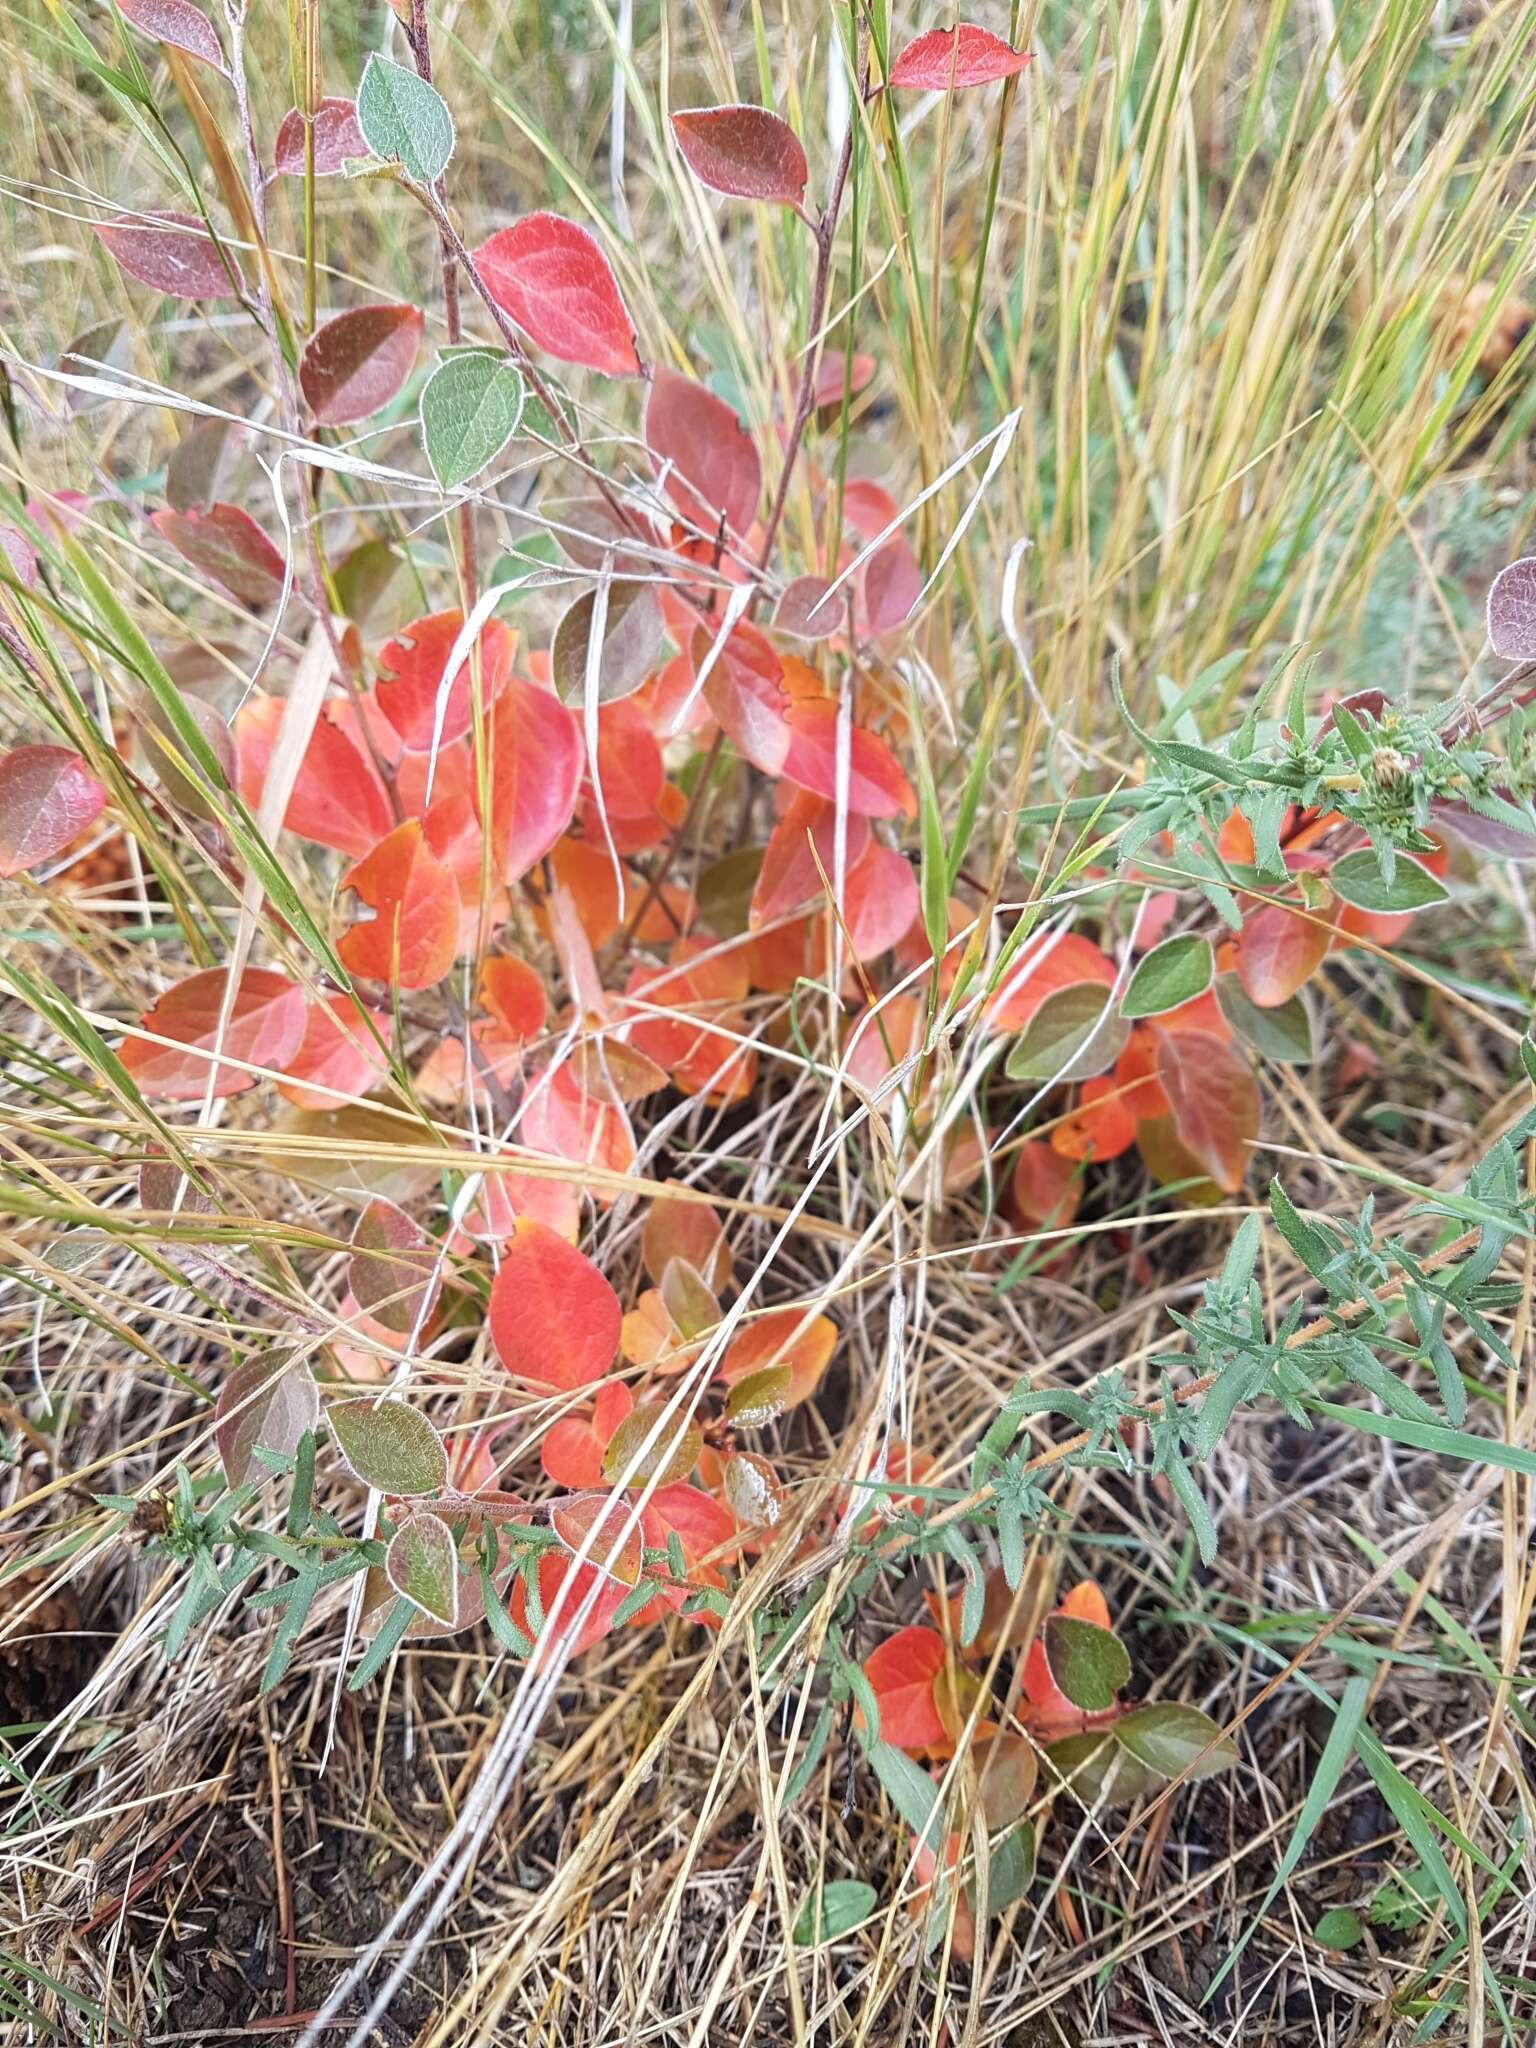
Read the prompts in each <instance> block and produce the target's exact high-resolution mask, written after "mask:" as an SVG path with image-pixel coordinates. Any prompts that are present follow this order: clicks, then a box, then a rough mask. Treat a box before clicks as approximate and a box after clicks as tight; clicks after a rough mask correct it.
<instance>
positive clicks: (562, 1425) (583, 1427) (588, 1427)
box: [539, 1380, 635, 1490]
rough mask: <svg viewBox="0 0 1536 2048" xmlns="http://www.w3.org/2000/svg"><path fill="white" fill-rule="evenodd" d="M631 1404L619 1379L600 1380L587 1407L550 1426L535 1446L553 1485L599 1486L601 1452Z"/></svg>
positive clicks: (601, 1464) (630, 1399)
mask: <svg viewBox="0 0 1536 2048" xmlns="http://www.w3.org/2000/svg"><path fill="white" fill-rule="evenodd" d="M634 1405H635V1401H634V1396H633V1395H632V1394H631V1393H630V1391H629V1389H628V1387H626V1386H625V1384H624V1382H623V1381H622V1380H604V1381H603V1383H602V1385H601V1386H600V1387H599V1389H598V1392H597V1399H596V1400H595V1401H594V1403H593V1404H592V1406H591V1407H590V1408H583V1409H580V1410H578V1411H577V1413H576V1414H575V1415H563V1416H561V1418H560V1420H559V1421H558V1422H552V1423H551V1424H550V1426H549V1428H548V1429H547V1430H546V1431H545V1432H544V1437H543V1441H542V1442H541V1443H540V1445H539V1459H540V1462H541V1463H542V1464H543V1467H544V1470H545V1471H546V1472H547V1473H548V1474H549V1476H550V1478H551V1479H553V1480H554V1481H555V1483H556V1485H557V1486H569V1487H572V1488H574V1489H577V1490H581V1489H583V1488H593V1487H599V1486H601V1485H602V1482H603V1453H604V1451H605V1450H607V1448H608V1443H609V1439H610V1438H611V1437H612V1435H613V1433H614V1431H615V1430H616V1429H617V1428H618V1426H619V1424H620V1423H621V1422H622V1421H623V1420H624V1418H625V1416H626V1415H628V1414H629V1413H630V1411H631V1410H632V1409H633V1407H634Z"/></svg>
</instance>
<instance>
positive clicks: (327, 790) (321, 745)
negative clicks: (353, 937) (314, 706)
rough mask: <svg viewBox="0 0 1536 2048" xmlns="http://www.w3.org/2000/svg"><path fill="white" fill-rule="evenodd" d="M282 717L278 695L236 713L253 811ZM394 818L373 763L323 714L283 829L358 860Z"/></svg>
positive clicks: (244, 785) (243, 787)
mask: <svg viewBox="0 0 1536 2048" xmlns="http://www.w3.org/2000/svg"><path fill="white" fill-rule="evenodd" d="M282 719H283V706H282V700H281V699H280V698H277V697H252V698H251V699H250V701H249V702H248V703H246V704H243V705H242V706H241V707H240V709H239V711H238V712H236V714H235V746H236V750H237V756H238V761H239V777H240V794H241V795H242V796H243V797H244V798H245V800H246V802H247V803H248V804H250V805H251V807H252V808H253V809H254V808H255V807H256V805H257V804H259V803H260V801H261V792H262V788H263V785H264V784H265V782H266V779H267V770H268V767H269V766H270V764H271V759H272V749H273V748H274V747H275V746H276V744H277V733H278V727H279V726H280V725H281V724H282ZM390 819H391V812H390V808H389V798H388V797H387V796H386V795H385V793H384V785H383V783H382V782H380V780H379V778H378V776H377V774H376V773H375V772H374V768H373V764H372V762H371V761H369V760H368V759H367V757H366V756H365V755H364V753H363V752H362V750H361V748H359V747H356V746H354V745H353V744H352V742H351V740H349V739H348V738H347V736H346V734H345V733H343V732H341V731H339V730H338V728H337V727H336V726H335V725H333V724H332V722H331V720H330V719H329V718H328V717H327V716H326V715H325V713H324V712H322V713H321V715H320V716H319V717H318V718H317V719H316V720H315V723H314V729H313V730H312V731H311V733H310V736H309V744H308V746H307V747H306V748H305V749H304V758H303V760H302V761H301V762H300V763H299V772H298V775H297V777H296V778H295V781H294V785H293V793H292V795H291V796H290V797H289V799H288V810H287V814H286V815H285V817H284V819H283V825H284V828H285V829H286V830H287V831H289V832H296V833H297V834H298V836H299V837H300V838H301V839H311V840H313V841H314V843H315V844H316V845H317V846H331V847H334V848H335V849H336V851H337V852H338V853H350V854H352V855H354V856H357V855H360V854H364V853H367V852H368V850H369V849H370V847H374V846H377V845H378V843H379V841H380V840H381V839H382V838H383V837H384V835H385V833H386V832H387V831H388V830H389V828H390Z"/></svg>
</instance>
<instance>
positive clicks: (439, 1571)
mask: <svg viewBox="0 0 1536 2048" xmlns="http://www.w3.org/2000/svg"><path fill="white" fill-rule="evenodd" d="M384 1570H385V1572H386V1573H387V1574H388V1577H389V1583H390V1584H391V1585H392V1586H393V1587H394V1589H395V1591H396V1592H397V1593H399V1594H401V1595H402V1596H403V1597H404V1598H405V1599H407V1600H409V1601H410V1602H411V1604H412V1606H414V1607H419V1608H420V1609H421V1611H422V1613H423V1614H430V1615H431V1617H432V1619H433V1620H434V1621H440V1622H442V1623H444V1625H445V1626H446V1627H448V1628H456V1627H457V1626H458V1621H459V1560H458V1553H457V1551H456V1550H455V1548H454V1542H453V1532H452V1531H451V1530H450V1528H449V1527H448V1524H447V1523H446V1522H445V1521H443V1520H442V1519H441V1517H439V1516H437V1515H428V1514H415V1515H407V1516H406V1518H405V1520H404V1521H403V1522H402V1523H401V1524H400V1526H399V1528H398V1529H397V1530H396V1531H395V1533H394V1535H393V1536H392V1537H391V1538H390V1539H389V1549H388V1550H387V1551H386V1552H385V1555H384Z"/></svg>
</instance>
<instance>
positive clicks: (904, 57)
mask: <svg viewBox="0 0 1536 2048" xmlns="http://www.w3.org/2000/svg"><path fill="white" fill-rule="evenodd" d="M1028 62H1029V52H1028V51H1027V50H1015V49H1013V48H1012V47H1011V46H1010V45H1009V44H1007V43H1005V42H1003V41H1001V40H1000V38H999V37H997V36H994V35H992V34H990V33H989V31H988V30H986V29H984V28H977V26H976V25H975V23H974V22H970V21H962V22H961V23H960V24H959V25H958V26H957V27H955V28H933V29H930V30H929V31H928V33H927V34H926V35H923V36H919V37H918V38H917V40H916V42H912V43H908V45H907V47H906V48H905V49H904V50H903V51H902V53H901V55H900V56H899V57H898V58H897V59H896V61H895V63H894V64H893V65H892V66H891V76H890V82H891V84H892V85H903V86H912V87H915V88H916V89H917V90H918V91H920V92H947V91H948V90H949V88H950V87H951V86H952V85H990V84H991V83H992V81H993V80H994V79H996V78H1011V77H1012V76H1013V74H1014V72H1016V71H1022V70H1023V69H1024V66H1025V65H1026V64H1027V63H1028Z"/></svg>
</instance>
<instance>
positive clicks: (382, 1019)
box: [277, 995, 390, 1111]
mask: <svg viewBox="0 0 1536 2048" xmlns="http://www.w3.org/2000/svg"><path fill="white" fill-rule="evenodd" d="M370 1021H371V1022H372V1025H373V1030H370V1029H369V1023H370ZM389 1029H390V1024H389V1018H388V1016H387V1015H386V1013H385V1012H384V1011H383V1010H372V1009H370V1010H368V1011H367V1012H366V1015H362V1016H360V1015H359V1014H358V1006H357V1004H356V1002H355V1001H354V1000H353V998H352V997H351V996H346V995H333V996H327V997H326V998H325V1000H324V1001H323V1002H319V1003H311V1005H310V1007H309V1013H308V1016H307V1018H306V1021H305V1025H304V1036H303V1039H302V1040H301V1041H300V1044H299V1049H298V1051H297V1052H296V1053H295V1054H294V1056H293V1058H292V1059H291V1060H289V1061H288V1062H287V1064H286V1066H285V1069H284V1071H285V1072H286V1073H287V1075H288V1079H287V1080H286V1081H279V1082H278V1084H277V1092H278V1094H279V1095H283V1096H286V1097H287V1099H288V1101H290V1102H291V1103H293V1104H294V1105H295V1107H296V1108H298V1109H314V1110H321V1111H325V1110H335V1109H340V1108H341V1107H342V1106H343V1104H344V1103H345V1102H346V1101H348V1100H354V1099H355V1098H357V1097H358V1096H360V1095H365V1094H366V1093H367V1092H368V1090H369V1089H370V1088H373V1087H376V1086H377V1085H378V1083H379V1082H380V1081H382V1080H383V1078H384V1076H385V1075H386V1074H387V1073H388V1071H389V1063H388V1059H387V1057H386V1055H385V1053H384V1050H383V1047H382V1046H381V1045H380V1043H379V1040H380V1039H382V1040H383V1044H384V1045H385V1046H387V1045H388V1044H389ZM374 1031H377V1033H378V1038H375V1036H374Z"/></svg>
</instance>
